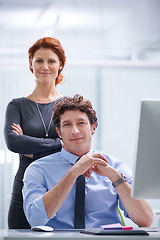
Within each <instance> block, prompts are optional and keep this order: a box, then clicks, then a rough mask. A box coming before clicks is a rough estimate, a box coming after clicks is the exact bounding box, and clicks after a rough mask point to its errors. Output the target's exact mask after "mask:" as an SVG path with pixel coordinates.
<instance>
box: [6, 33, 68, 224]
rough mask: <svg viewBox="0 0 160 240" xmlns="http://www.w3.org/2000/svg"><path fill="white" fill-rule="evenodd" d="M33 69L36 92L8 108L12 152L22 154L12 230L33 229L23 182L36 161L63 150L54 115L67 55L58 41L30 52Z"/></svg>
mask: <svg viewBox="0 0 160 240" xmlns="http://www.w3.org/2000/svg"><path fill="white" fill-rule="evenodd" d="M28 53H29V67H30V70H31V72H32V73H33V74H34V77H35V83H36V84H35V89H34V90H33V92H32V93H31V94H30V95H29V96H27V97H21V98H16V99H13V100H12V101H11V102H10V103H9V104H8V106H7V109H6V117H5V127H4V135H5V141H6V145H7V147H8V149H9V150H10V151H12V152H15V153H19V160H20V162H19V168H18V171H17V173H16V176H15V178H14V184H13V191H12V197H11V202H10V208H9V213H8V226H9V228H10V229H26V228H30V225H29V224H28V222H27V220H26V217H25V215H24V212H23V199H22V192H21V190H22V186H23V183H22V179H23V175H24V171H25V169H26V168H27V167H28V166H29V164H30V163H31V162H33V161H34V160H36V159H38V158H40V157H43V156H46V155H49V154H52V153H54V152H57V151H60V150H61V141H60V139H59V138H58V135H57V133H56V130H55V127H54V124H53V121H52V116H53V107H54V104H55V102H56V101H58V100H59V99H60V98H62V95H61V94H60V93H59V92H58V91H57V89H56V85H57V84H59V83H60V82H61V81H62V80H63V75H61V71H62V69H63V67H64V65H65V61H66V57H65V52H64V50H63V48H62V46H61V44H60V42H59V41H58V40H57V39H55V38H50V37H45V38H42V39H40V40H38V41H37V42H36V43H35V44H33V46H32V47H31V48H30V49H29V51H28Z"/></svg>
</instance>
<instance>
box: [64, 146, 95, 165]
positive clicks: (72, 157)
mask: <svg viewBox="0 0 160 240" xmlns="http://www.w3.org/2000/svg"><path fill="white" fill-rule="evenodd" d="M91 152H93V151H92V150H90V151H89V152H88V153H91ZM61 156H62V158H64V159H65V160H66V161H68V162H70V163H72V164H75V162H76V161H77V159H78V158H79V157H78V156H76V155H74V154H72V153H70V152H67V151H66V150H65V149H64V148H63V147H62V149H61Z"/></svg>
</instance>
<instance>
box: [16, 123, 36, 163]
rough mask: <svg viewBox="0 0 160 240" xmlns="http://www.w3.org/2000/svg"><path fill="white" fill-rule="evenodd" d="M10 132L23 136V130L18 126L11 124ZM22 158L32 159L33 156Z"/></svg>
mask: <svg viewBox="0 0 160 240" xmlns="http://www.w3.org/2000/svg"><path fill="white" fill-rule="evenodd" d="M12 132H14V133H15V134H16V135H23V130H22V128H21V126H20V125H19V124H16V123H13V124H12ZM24 156H26V157H29V158H33V154H24Z"/></svg>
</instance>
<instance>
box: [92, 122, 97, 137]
mask: <svg viewBox="0 0 160 240" xmlns="http://www.w3.org/2000/svg"><path fill="white" fill-rule="evenodd" d="M96 128H97V127H96V123H93V124H92V135H93V134H94V133H95V132H96Z"/></svg>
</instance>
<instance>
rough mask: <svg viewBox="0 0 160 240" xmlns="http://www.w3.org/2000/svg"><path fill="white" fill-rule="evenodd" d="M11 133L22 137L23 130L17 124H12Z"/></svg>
mask: <svg viewBox="0 0 160 240" xmlns="http://www.w3.org/2000/svg"><path fill="white" fill-rule="evenodd" d="M12 132H14V133H15V134H16V135H23V130H22V128H21V126H20V125H19V124H15V123H13V124H12Z"/></svg>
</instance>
